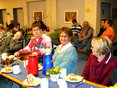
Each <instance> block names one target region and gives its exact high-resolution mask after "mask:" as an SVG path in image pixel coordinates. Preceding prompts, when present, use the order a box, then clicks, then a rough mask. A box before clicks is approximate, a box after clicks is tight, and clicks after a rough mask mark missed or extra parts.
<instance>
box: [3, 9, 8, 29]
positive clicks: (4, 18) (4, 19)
mask: <svg viewBox="0 0 117 88" xmlns="http://www.w3.org/2000/svg"><path fill="white" fill-rule="evenodd" d="M2 16H3V26H4V28H5V27H6V22H7V12H6V10H2Z"/></svg>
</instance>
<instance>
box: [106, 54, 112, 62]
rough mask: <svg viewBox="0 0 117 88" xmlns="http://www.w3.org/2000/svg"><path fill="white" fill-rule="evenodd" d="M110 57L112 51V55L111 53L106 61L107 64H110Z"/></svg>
mask: <svg viewBox="0 0 117 88" xmlns="http://www.w3.org/2000/svg"><path fill="white" fill-rule="evenodd" d="M110 58H111V53H110V55H109V57H108V60H107V61H106V62H105V64H108V62H109V60H110Z"/></svg>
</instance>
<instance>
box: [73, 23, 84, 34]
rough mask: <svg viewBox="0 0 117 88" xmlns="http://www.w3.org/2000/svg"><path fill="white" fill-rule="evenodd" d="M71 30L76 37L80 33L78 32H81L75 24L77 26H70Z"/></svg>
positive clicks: (79, 26)
mask: <svg viewBox="0 0 117 88" xmlns="http://www.w3.org/2000/svg"><path fill="white" fill-rule="evenodd" d="M71 29H72V32H73V33H74V34H75V35H76V36H78V35H79V33H80V31H81V29H82V27H81V25H79V24H77V26H74V25H72V26H71Z"/></svg>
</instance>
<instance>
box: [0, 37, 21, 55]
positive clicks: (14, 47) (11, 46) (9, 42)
mask: <svg viewBox="0 0 117 88" xmlns="http://www.w3.org/2000/svg"><path fill="white" fill-rule="evenodd" d="M22 47H23V40H22V39H19V40H13V35H12V36H10V37H6V39H5V41H4V42H3V43H2V46H0V52H1V53H9V54H14V52H16V51H18V50H19V49H21V48H22Z"/></svg>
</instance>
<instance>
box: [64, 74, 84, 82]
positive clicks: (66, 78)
mask: <svg viewBox="0 0 117 88" xmlns="http://www.w3.org/2000/svg"><path fill="white" fill-rule="evenodd" d="M64 79H65V80H66V81H68V82H72V83H75V82H80V81H81V80H82V79H83V77H81V76H79V75H76V78H75V79H76V80H70V79H69V76H66V77H65V78H64Z"/></svg>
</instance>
